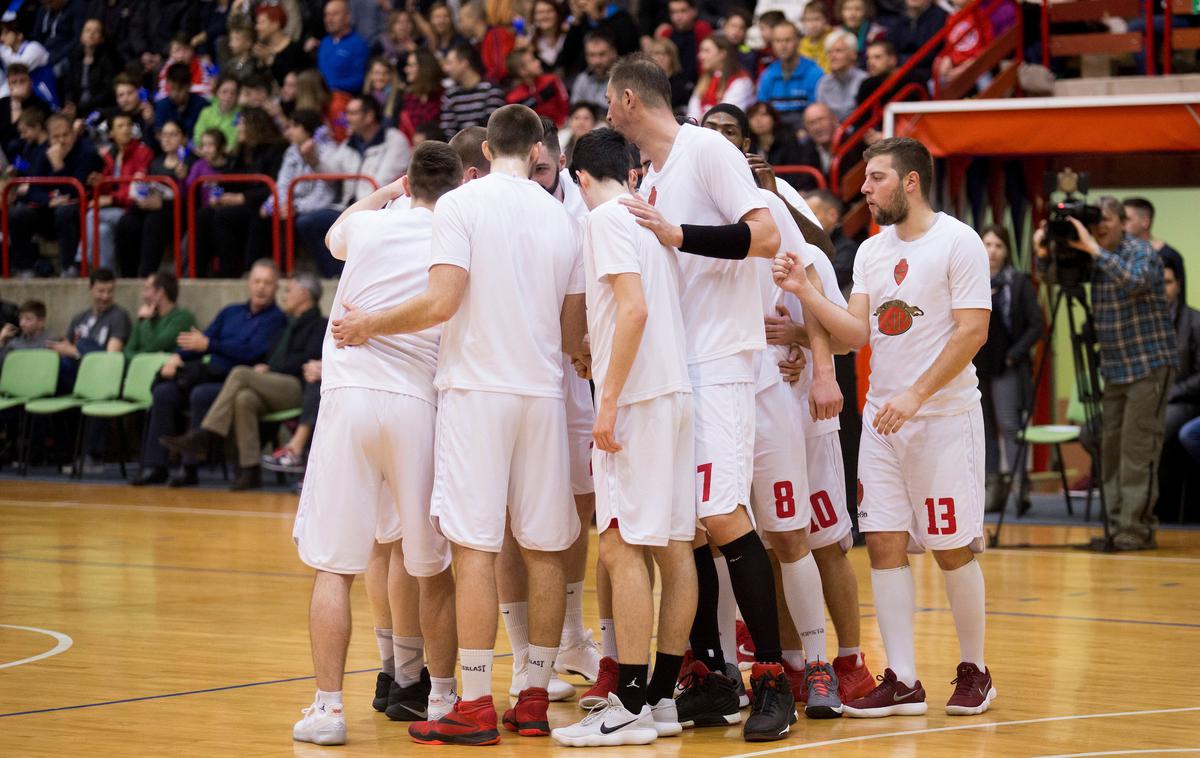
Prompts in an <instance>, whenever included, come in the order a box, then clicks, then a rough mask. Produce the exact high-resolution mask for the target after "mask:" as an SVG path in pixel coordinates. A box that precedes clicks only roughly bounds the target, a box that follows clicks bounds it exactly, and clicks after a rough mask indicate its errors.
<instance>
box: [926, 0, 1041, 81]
mask: <svg viewBox="0 0 1200 758" xmlns="http://www.w3.org/2000/svg"><path fill="white" fill-rule="evenodd" d="M1007 2H1008V0H985V6H986V7H983V8H981V9H980V15H981V16H983V17H986V19H987V21H988V24H989V25H991V21H992V17H993V15H994V14H995V11H996V9H997V8H998V7H999V6H1001V5H1004V4H1006V3H1007ZM972 31H974V28H973V27H972V26H964V27H962V28H961V29H959V30H958V34H954V29H953V28H951V33H950V34H949V35H948V36H947V38H946V45H945V47H946V48H952V47H954V46H955V45H957V44H958V43H959V42H960V41H961V40H962V38H963V37H965V36H966V35H968V34H970V33H971V32H972ZM1024 35H1025V28H1024V19H1023V18H1022V13H1021V9H1020V8H1017V9H1016V10H1015V13H1014V16H1013V25H1012V26H1011V27H1008V28H1006V29H1004V30H1003V31H1000V30H997V29H996V28H995V27H993V28H992V39H991V41H990V42H989V43H988V46H987V47H986V48H985V49H984V51H983V52H982V53H980V55H979V56H978V58H984V59H990V60H989V61H988V63H986V64H984V65H986V68H985V69H984V70H985V71H990V70H992V69H993V68H994V67H995V64H996V63H998V62H999V61H1000V60H1002V59H1003V58H1004V57H1005V56H1006V55H1008V52H1009V51H1008V49H1003V50H996V48H997V47H1001V46H1003V47H1004V48H1008V47H1009V46H1010V45H1011V47H1012V53H1013V65H1015V66H1019V65H1021V64H1022V63H1024V62H1025V42H1024V40H1025V36H1024ZM946 57H947V53H946V52H944V51H943V52H942V53H940V54H939V55H938V56H937V57H936V58H934V59H933V99H934V100H943V99H957V98H956V96H955V95H951V96H949V97H946V96H945V95H944V94H943V90H944V89H946V87H947V86H948V85H950V84H952V83H954V82H950V81H948V82H943V81H942V78H941V77H940V76H938V68H939V67H940V62H941V60H942V59H943V58H946ZM978 58H977V59H976V62H977V61H978ZM974 70H977V69H975V68H974V67H973V66H968V68H967V69H966V70H964V71H963V72H962V74H960V76H969V75H970V74H971V73H972V71H974ZM978 80H979V76H976V77H975V80H974V81H972V82H971V84H974V83H975V82H977V81H978ZM963 94H965V93H963Z"/></svg>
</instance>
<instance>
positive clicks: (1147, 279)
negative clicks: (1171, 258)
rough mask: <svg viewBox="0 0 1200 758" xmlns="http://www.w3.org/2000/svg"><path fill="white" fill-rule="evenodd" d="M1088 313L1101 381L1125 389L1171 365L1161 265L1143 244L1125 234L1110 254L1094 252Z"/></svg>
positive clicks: (1174, 349) (1172, 342) (1171, 341)
mask: <svg viewBox="0 0 1200 758" xmlns="http://www.w3.org/2000/svg"><path fill="white" fill-rule="evenodd" d="M1092 310H1093V312H1094V319H1095V324H1096V338H1097V341H1098V342H1099V343H1100V374H1101V375H1102V376H1103V377H1104V380H1105V381H1106V382H1112V383H1113V384H1129V383H1130V382H1135V381H1137V380H1138V379H1142V378H1144V377H1146V376H1148V375H1149V374H1150V372H1152V371H1154V370H1155V369H1158V368H1162V367H1164V366H1167V367H1174V366H1175V360H1176V353H1177V347H1176V337H1175V332H1174V330H1173V329H1172V328H1171V320H1170V316H1169V314H1168V311H1167V296H1166V292H1165V290H1164V289H1163V266H1162V261H1161V260H1160V259H1159V257H1158V254H1157V253H1155V252H1154V248H1152V247H1151V246H1150V243H1149V242H1147V241H1145V240H1142V239H1138V238H1136V237H1131V236H1130V235H1128V234H1126V235H1125V237H1124V239H1122V240H1121V244H1120V245H1118V246H1117V249H1116V251H1115V252H1112V251H1109V250H1105V249H1103V248H1101V249H1100V254H1099V255H1097V256H1096V259H1095V263H1094V268H1093V270H1092Z"/></svg>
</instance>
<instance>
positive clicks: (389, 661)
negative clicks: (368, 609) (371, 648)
mask: <svg viewBox="0 0 1200 758" xmlns="http://www.w3.org/2000/svg"><path fill="white" fill-rule="evenodd" d="M375 644H377V645H379V664H380V665H379V667H380V668H381V669H383V673H385V674H387V675H388V676H391V677H394V676H396V654H395V653H394V652H393V651H392V630H391V629H376V630H375Z"/></svg>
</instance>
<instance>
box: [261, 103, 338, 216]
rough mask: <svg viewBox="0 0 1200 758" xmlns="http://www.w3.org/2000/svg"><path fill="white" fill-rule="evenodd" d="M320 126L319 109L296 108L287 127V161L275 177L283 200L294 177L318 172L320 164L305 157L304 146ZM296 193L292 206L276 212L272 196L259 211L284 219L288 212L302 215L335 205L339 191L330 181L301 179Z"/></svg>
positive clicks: (284, 156)
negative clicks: (314, 165)
mask: <svg viewBox="0 0 1200 758" xmlns="http://www.w3.org/2000/svg"><path fill="white" fill-rule="evenodd" d="M319 128H321V117H320V115H318V114H317V112H316V111H310V110H298V111H293V112H292V117H291V118H290V119H289V120H288V127H287V129H286V130H285V131H284V137H285V138H286V139H287V141H288V143H289V144H288V149H287V152H285V153H284V154H283V164H282V165H281V166H280V167H279V176H278V177H277V178H276V179H275V186H277V187H279V191H280V201H281V202H282V201H283V200H284V199H285V198H286V197H287V192H288V189H287V188H288V187H290V186H291V184H292V181H293V180H295V179H296V178H297V177H300V176H304V175H305V174H312V173H315V171H316V168H315V167H313V166H312V165H311V164H309V162H308V161H306V160H305V159H304V153H303V152H302V149H303V148H304V146H305V145H309V144H311V143H312V141H313V139H314V136H315V135H316V133H317V130H318V129H319ZM293 193H294V196H293V202H292V206H291V208H290V209H289V208H288V206H287V205H286V204H284V205H283V206H282V207H281V208H280V210H279V213H276V212H275V202H274V200H273V199H272V198H270V197H268V198H267V201H266V202H265V203H263V205H262V208H261V209H260V211H259V215H260V216H262V217H263V218H270V217H271V216H275V218H276V219H278V220H280V221H283V220H286V219H287V216H288V213H295V214H296V216H297V217H299V216H300V215H302V214H308V213H312V212H314V211H319V210H322V209H324V208H327V207H329V206H331V205H333V203H334V201H335V200H336V199H337V193H336V192H335V191H334V188H333V185H332V184H330V183H329V182H315V181H314V182H301V183H300V184H297V185H296V187H295V189H294V190H293Z"/></svg>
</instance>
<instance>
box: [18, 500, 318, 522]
mask: <svg viewBox="0 0 1200 758" xmlns="http://www.w3.org/2000/svg"><path fill="white" fill-rule="evenodd" d="M4 507H7V508H57V509H64V510H69V509H71V508H80V509H87V510H102V511H134V512H142V513H183V514H187V515H192V516H237V517H240V518H270V519H294V518H296V514H295V513H291V512H287V511H284V512H280V511H243V510H234V509H226V508H192V507H189V506H183V507H180V508H172V507H171V506H167V505H122V504H119V503H79V502H56V503H50V502H42V501H26V500H0V508H4Z"/></svg>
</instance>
